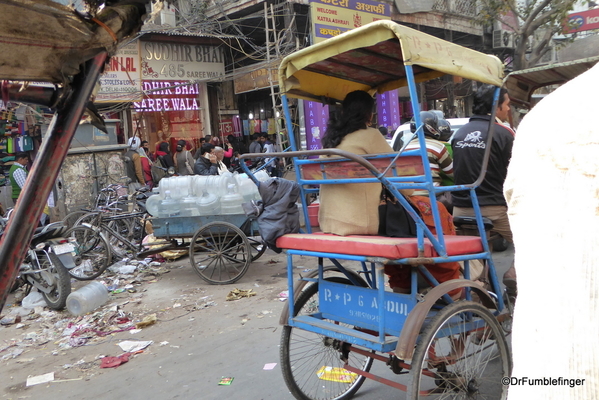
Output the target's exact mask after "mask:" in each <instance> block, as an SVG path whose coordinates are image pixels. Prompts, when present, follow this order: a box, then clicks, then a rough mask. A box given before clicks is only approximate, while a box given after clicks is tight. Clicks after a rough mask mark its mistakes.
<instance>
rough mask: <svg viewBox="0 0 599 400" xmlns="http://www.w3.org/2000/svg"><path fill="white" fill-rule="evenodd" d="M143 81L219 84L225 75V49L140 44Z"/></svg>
mask: <svg viewBox="0 0 599 400" xmlns="http://www.w3.org/2000/svg"><path fill="white" fill-rule="evenodd" d="M141 64H142V65H141V68H142V78H143V79H144V80H175V79H176V80H220V79H222V78H223V77H224V75H225V56H224V52H223V49H222V47H219V46H209V45H200V44H195V45H194V44H179V43H162V42H141Z"/></svg>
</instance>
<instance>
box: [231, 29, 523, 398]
mask: <svg viewBox="0 0 599 400" xmlns="http://www.w3.org/2000/svg"><path fill="white" fill-rule="evenodd" d="M446 74H451V75H455V76H459V77H462V78H467V79H471V80H474V81H478V82H482V83H487V84H492V85H494V86H496V87H499V86H501V85H502V76H503V66H502V64H501V62H500V61H499V59H497V58H496V57H494V56H489V55H484V54H481V53H478V52H476V51H473V50H470V49H467V48H463V47H461V46H458V45H455V44H452V43H449V42H446V41H443V40H441V39H438V38H435V37H432V36H429V35H427V34H424V33H421V32H418V31H416V30H413V29H410V28H407V27H404V26H402V25H399V24H396V23H394V22H391V21H377V22H373V23H371V24H368V25H366V26H364V27H361V28H357V29H354V30H351V31H349V32H346V33H344V34H342V35H339V36H337V37H335V38H331V39H328V40H326V41H324V42H322V43H319V44H316V45H313V46H310V47H308V48H305V49H302V50H300V51H298V52H296V53H294V54H292V55H289V56H287V57H286V58H285V59H283V61H282V63H281V66H280V68H279V79H280V89H281V92H282V94H283V97H282V102H283V106H284V112H285V118H286V124H287V126H289V127H291V126H293V125H292V123H291V122H292V121H291V117H290V112H289V98H290V97H293V98H298V99H305V100H312V101H318V102H325V103H328V104H335V103H337V102H340V101H342V100H343V99H344V97H345V95H346V94H347V93H349V92H351V91H353V90H366V91H369V92H370V93H373V94H374V93H376V92H378V93H383V92H386V91H388V90H392V89H397V88H399V87H403V86H407V87H408V90H409V94H410V97H411V102H412V108H413V111H414V117H415V122H416V126H417V127H418V129H417V132H416V135H417V137H418V140H419V143H420V149H419V150H411V151H403V149H402V150H401V151H400V152H399V153H392V154H384V155H368V156H360V155H356V154H352V153H349V152H345V151H341V150H337V149H323V150H312V151H297V147H295V146H296V145H295V144H296V143H298V142H297V141H296V139H295V137H294V132H293V131H292V129H289V130H288V132H289V135H290V142H291V143H292V146H294V148H293V149H292V150H293V151H291V152H287V153H274V154H271V156H272V157H293V163H294V166H295V173H296V181H297V182H298V184H300V186H301V200H302V202H304V203H305V199H306V197H307V196H306V194H309V193H312V192H317V191H318V186H319V185H327V184H347V183H373V182H380V183H382V184H383V185H384V186H385V187H386V188H387V189H388V190H389V191H390V192H391V193H392V194H393V195H394V196H395V197H396V198H397V199H398V200H399V202H400V203H401V205H402V206H403V207H404V208H405V210H406V211H407V212H408V214H409V215H410V217H411V218H413V219H414V221H415V223H416V227H417V237H414V238H391V237H382V236H358V235H355V236H336V235H332V234H323V233H312V232H311V228H310V226H306V229H307V232H306V233H297V234H286V235H284V236H282V237H280V238H278V240H277V247H279V248H281V249H284V251H285V252H286V254H287V272H288V287H289V303H288V307H286V308H285V309H284V311H283V314H282V316H281V323H282V325H284V328H283V333H282V337H281V344H280V356H281V359H280V362H281V368H282V371H283V377H284V379H285V382H286V384H287V386H288V388H289V390H290V392H291V393H292V394H293V396H294V397H295V398H297V399H348V398H350V397H352V396H353V395H354V394H355V393H356V392H357V390H358V389H359V388H360V386H361V385H362V384H363V383H364V381H365V379H366V378H370V379H374V380H376V381H378V382H380V383H384V384H386V385H389V386H392V387H395V388H398V389H401V390H404V391H407V398H411V399H418V398H421V397H423V396H427V397H429V398H435V399H445V398H493V399H499V398H505V397H506V394H507V386H504V385H502V383H501V379H502V377H506V376H509V375H510V372H511V368H512V362H511V356H510V352H509V349H508V345H507V341H506V337H505V334H506V330H504V327H503V326H502V325H501V323H500V320H501V316H502V315H504V314H502V313H504V312H505V311H504V310H505V307H504V302H503V296H502V293H501V288H500V285H499V281H498V279H497V276H496V273H495V268H494V265H493V260H492V258H491V252H490V250H489V247H488V244H487V241H486V240H483V239H481V238H484V237H485V230H484V225H483V218H482V216H481V213H480V209H479V206H478V201H477V199H476V193H475V188H476V187H477V186H478V185H479V184H480V182H481V181H482V179H483V177H484V172H481V176H480V177H479V178H478V180H477V181H476V182H473V183H472V184H471V185H461V186H444V187H436V186H434V185H433V181H432V177H431V172H430V167H429V162H428V158H427V154H426V150H425V149H426V147H425V142H424V135H423V131H422V123H421V121H420V115H419V110H420V104H419V102H418V94H417V88H416V85H417V82H422V81H426V80H429V79H433V78H437V77H441V76H443V75H446ZM495 93H496V94H495V102H497V99H498V97H499V89H497V90H496V92H495ZM495 107H496V105H495ZM494 115H495V109H494V110H493V114H492V116H491V120H494ZM492 129H493V128H491V130H492ZM491 140H492V131H491V133H490V134H489V141H491ZM490 147H491V146H490V145H489V144H487V149H490ZM322 155H328V156H335V158H332V157H331V158H315V157H314V156H322ZM254 156H259V155H257V154H256V155H251V154H250V155H242V158H251V157H254ZM488 158H489V151H487V152H486V155H485V161H484V163H483V167H482V171H485V169H486V164H487V162H488ZM242 165H243V163H242ZM246 172H247V173H248V174H249V171H246ZM254 181H255V182H256V183H257V181H256V180H254ZM399 189H426V190H428V191H429V198H430V208H431V212H432V217H433V218H432V219H433V220H434V226H435V228H436V232H437V233H436V234H433V233H432V231H431V229H430V228H429V226H427V224H425V222H424V221H423V219H422V218H421V217H420V215H419V214H417V213H416V211H415V209H414V208H413V207H412V205H411V204H410V203H409V202H408V201H407V200H406V199H405V198H404V197H402V196H401V195H400V194H399ZM457 190H468V191H469V192H470V195H471V196H472V199H473V203H474V204H473V206H474V208H475V211H476V223H477V227H478V233H479V236H450V235H444V234H443V233H442V232H443V231H442V229H441V221H440V213H439V208H438V205H437V202H436V194H437V193H440V192H443V191H457ZM303 205H304V207H303V210H304V216H305V220H308V215H307V207H306V204H303ZM296 256H302V257H307V256H310V257H315V258H316V259H317V260H318V270H317V271H316V272H315V273H313V274H309V275H303V276H302V275H299V276H298V274H297V273H294V272H295V271H294V267H293V266H294V257H296ZM471 260H483V261H484V262H485V263H486V264H487V266H488V281H489V288H488V289H487V288H485V287H483V286H482V285H481V284H479V283H478V282H474V281H472V280H470V279H469V278H470V264H471V263H470V261H471ZM453 261H460V262H463V279H462V278H461V279H454V280H449V281H445V282H442V283H439V282H438V281H437V280H436V279H435V278H434V276H433V275H432V274H431V273H430V272H429V270H428V269H427V266H430V265H433V264H439V263H446V262H453ZM352 263H355V265H358V266H361V269H359V270H358V271H355V270H354V269H352V268H351V264H352ZM385 268H407V269H408V274H409V277H410V278H409V279H410V289H409V290H408V291H409V293H406V294H403V293H395V292H393V291H390V290H389V288H386V284H385V282H386V277H385V272H384V270H385ZM419 276H422V277H424V278H425V279H426V281H428V283H429V284H430V286H429V287H427V288H426V287H423V286H422V282H421V280H420V279H419ZM456 289H461V291H462V297H461V298H460V299H459V300H454V298H452V297H450V296H449V293H450V292H452V291H455V290H456ZM374 360H379V361H382V362H384V363H385V364H386V365H387V366H389V368H390V370H391V371H392V372H393V373H395V374H397V375H392V374H391V373H389V375H391V376H392V377H394V378H389V377H387V376H382V375H381V374H380V373H379V375H375V374H373V373H372V372H370V371H371V367H372V365H373V361H374ZM377 373H378V371H377Z"/></svg>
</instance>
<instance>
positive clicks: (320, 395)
mask: <svg viewBox="0 0 599 400" xmlns="http://www.w3.org/2000/svg"><path fill="white" fill-rule="evenodd" d="M325 279H326V280H328V281H331V282H336V283H342V284H346V285H351V284H352V283H351V281H350V280H349V279H347V278H342V277H329V278H325ZM315 312H318V283H313V284H311V285H309V286H307V287H306V288H305V289H304V290H303V291H302V293H301V294H300V295H299V297H298V298H297V301H296V302H295V315H299V314H312V313H315ZM343 345H344V343H341V342H339V341H337V340H335V339H332V338H329V337H326V336H324V335H321V334H317V333H313V332H308V331H305V330H302V329H298V328H293V327H291V326H284V327H283V334H282V335H281V350H280V356H281V368H282V371H283V378H284V380H285V383H286V384H287V387H288V388H289V391H291V394H293V396H294V397H295V398H296V399H302V400H321V399H322V400H324V399H335V400H343V399H349V398H351V397H352V396H353V395H354V394H355V393H356V392H357V391H358V389H360V387H361V386H362V384H363V383H364V381H365V380H366V378H365V377H364V376H361V375H358V376H355V375H352V374H351V373H349V372H347V374H346V382H335V381H332V380H324V379H321V378H319V376H318V372H319V370H321V369H322V368H323V367H331V368H333V369H334V371H335V369H336V371H341V370H343V366H344V365H345V362H344V361H342V360H341V356H342V354H343V348H344V346H343ZM372 362H373V358H371V357H366V356H362V355H359V354H357V353H352V352H349V354H348V361H347V363H348V364H349V365H351V366H353V367H355V368H357V369H360V370H362V371H366V372H368V371H369V370H370V367H371V366H372Z"/></svg>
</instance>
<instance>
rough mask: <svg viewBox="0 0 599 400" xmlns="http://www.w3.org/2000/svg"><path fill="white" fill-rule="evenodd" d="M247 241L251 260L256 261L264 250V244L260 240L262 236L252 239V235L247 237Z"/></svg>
mask: <svg viewBox="0 0 599 400" xmlns="http://www.w3.org/2000/svg"><path fill="white" fill-rule="evenodd" d="M248 242H250V247H251V251H252V262H254V261H256V260H257V259H259V258H260V257H262V254H264V252H265V251H266V245H265V244H264V242H262V238H260V237H259V238H258V239H254V238H253V237H248Z"/></svg>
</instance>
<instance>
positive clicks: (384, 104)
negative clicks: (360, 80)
mask: <svg viewBox="0 0 599 400" xmlns="http://www.w3.org/2000/svg"><path fill="white" fill-rule="evenodd" d="M376 111H377V117H378V120H377V122H378V126H384V127H386V128H387V129H388V130H389V132H390V133H393V132H395V129H397V128H398V127H399V125H401V124H400V114H399V91H398V90H397V89H396V90H390V91H388V92H385V93H381V94H378V95H377V96H376Z"/></svg>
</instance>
